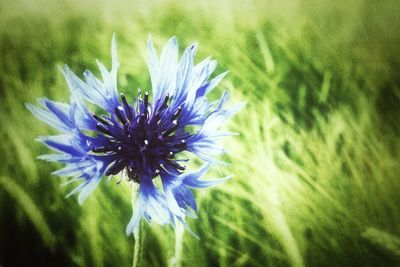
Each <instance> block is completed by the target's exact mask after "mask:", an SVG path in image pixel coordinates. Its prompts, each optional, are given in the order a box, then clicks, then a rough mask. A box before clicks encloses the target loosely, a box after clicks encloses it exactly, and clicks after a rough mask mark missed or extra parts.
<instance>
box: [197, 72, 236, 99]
mask: <svg viewBox="0 0 400 267" xmlns="http://www.w3.org/2000/svg"><path fill="white" fill-rule="evenodd" d="M226 74H228V72H227V71H226V72H223V73H221V74H220V75H218V76H217V77H215V78H214V79H212V80H211V81H209V82H207V83H206V84H204V85H202V86H201V87H200V88H199V89H197V92H196V97H200V96H205V95H207V94H208V93H209V92H211V91H212V89H214V88H215V87H216V86H217V85H218V84H219V83H220V82H221V80H222V79H223V78H224V77H225V76H226Z"/></svg>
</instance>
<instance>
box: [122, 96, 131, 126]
mask: <svg viewBox="0 0 400 267" xmlns="http://www.w3.org/2000/svg"><path fill="white" fill-rule="evenodd" d="M121 100H122V103H123V104H124V107H125V111H127V112H128V119H129V120H132V117H133V115H132V111H131V107H130V106H129V104H128V101H126V97H125V95H124V94H121Z"/></svg>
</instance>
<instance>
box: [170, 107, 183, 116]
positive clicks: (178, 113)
mask: <svg viewBox="0 0 400 267" xmlns="http://www.w3.org/2000/svg"><path fill="white" fill-rule="evenodd" d="M181 112H182V107H178V109H177V110H176V111H175V113H174V115H172V119H176V118H178V117H179V115H181Z"/></svg>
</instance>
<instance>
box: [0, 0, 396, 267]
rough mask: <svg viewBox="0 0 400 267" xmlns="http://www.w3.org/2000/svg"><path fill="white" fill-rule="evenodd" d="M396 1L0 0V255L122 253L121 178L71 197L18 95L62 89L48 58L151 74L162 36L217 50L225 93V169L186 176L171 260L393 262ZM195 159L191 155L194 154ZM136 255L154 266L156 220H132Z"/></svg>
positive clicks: (125, 214)
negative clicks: (191, 185)
mask: <svg viewBox="0 0 400 267" xmlns="http://www.w3.org/2000/svg"><path fill="white" fill-rule="evenodd" d="M399 13H400V4H399V1H368V0H356V1H344V0H339V1H322V0H321V1H310V0H290V1H255V0H254V1H212V0H206V1H198V3H196V2H195V1H193V2H192V1H182V2H179V1H150V2H146V3H144V1H143V2H139V1H113V2H111V1H110V2H106V1H78V0H73V1H66V0H65V1H43V0H37V1H28V0H26V1H21V0H16V1H8V0H1V1H0V101H1V102H0V126H1V127H0V151H1V154H0V266H2V267H7V266H129V265H130V264H131V261H132V254H133V243H134V240H133V237H132V236H129V237H127V236H126V235H125V227H126V225H127V223H128V221H129V219H130V216H131V213H132V210H131V204H130V202H131V188H130V185H129V183H127V182H125V181H123V182H122V183H121V184H119V185H117V181H118V180H119V177H116V178H115V179H112V180H111V182H110V183H109V184H107V183H106V181H103V182H102V183H101V184H100V186H99V187H98V188H97V189H96V190H95V192H94V193H93V194H92V195H91V196H90V197H89V198H88V200H87V201H86V202H85V203H84V204H83V205H82V206H80V205H79V204H78V203H77V201H76V197H75V196H74V197H70V198H67V199H65V198H64V196H65V195H66V194H67V193H68V192H69V191H70V190H71V189H72V188H74V187H75V186H76V184H74V185H68V186H64V187H61V186H60V184H61V183H63V182H65V181H66V180H67V179H66V178H63V179H60V178H58V177H55V176H53V175H51V172H52V171H55V170H57V169H58V168H60V166H61V165H59V164H55V163H46V162H43V161H39V160H37V159H36V157H37V156H38V155H40V154H44V153H47V152H48V151H49V150H48V149H47V148H46V147H44V146H42V145H41V144H39V143H38V142H35V141H34V139H35V138H36V137H38V136H40V135H48V134H50V133H54V131H53V130H52V129H50V127H48V126H47V125H45V124H44V123H42V122H40V121H38V120H37V119H36V118H34V117H33V116H32V115H31V114H30V113H29V112H28V111H27V109H26V108H25V107H24V103H25V102H29V103H34V102H35V100H36V98H38V97H43V96H47V97H49V98H51V99H54V100H57V101H61V102H67V101H68V100H69V92H68V89H67V86H66V83H65V81H64V79H63V77H62V75H61V74H60V72H59V71H58V69H57V66H60V65H61V66H62V65H63V64H65V63H67V64H68V65H69V66H70V67H71V68H72V69H73V70H74V71H75V72H76V73H78V74H81V73H82V72H83V71H84V70H85V69H86V68H88V69H91V70H93V71H95V73H98V72H97V68H96V64H95V59H100V60H102V61H103V62H104V63H105V64H106V65H107V66H110V56H111V55H110V44H111V37H112V34H113V33H116V36H117V42H118V56H119V61H120V63H121V68H120V71H119V74H118V84H119V91H120V92H124V93H125V94H126V95H128V96H129V97H130V98H131V97H133V96H134V95H135V94H136V92H137V88H138V87H141V88H144V89H150V81H149V75H148V72H147V67H146V63H145V58H146V42H147V38H148V36H149V35H150V34H151V36H152V38H153V40H154V42H155V45H156V47H157V49H158V51H160V50H161V48H162V46H163V45H164V43H165V42H166V40H167V39H169V38H170V37H171V36H174V35H175V36H177V38H178V41H179V44H180V51H182V50H183V48H184V47H186V46H188V45H189V44H191V43H192V42H197V43H198V44H199V49H198V55H197V62H199V61H200V60H201V59H203V58H205V57H206V56H208V55H212V57H213V58H215V59H217V60H218V63H219V65H218V68H217V73H220V72H222V71H225V70H229V74H228V76H227V77H226V78H225V79H224V81H223V82H222V84H221V85H220V86H219V87H218V88H217V89H216V90H215V92H213V94H212V95H211V96H210V99H217V98H218V97H219V95H220V94H221V93H222V92H223V90H224V89H225V88H226V89H227V90H228V91H229V92H230V94H231V99H230V101H229V103H228V104H230V105H231V104H233V103H237V102H239V101H247V106H246V108H245V109H244V110H243V111H242V112H241V113H239V114H238V115H236V116H235V117H234V118H233V119H232V120H231V121H229V123H227V124H226V126H225V128H226V129H229V130H232V131H236V132H238V133H240V135H239V136H234V137H229V138H227V139H226V140H225V141H224V143H225V146H226V148H227V151H228V153H227V154H226V155H225V156H223V157H222V158H223V159H225V160H227V161H228V162H230V163H231V164H230V165H229V166H227V167H224V166H215V167H214V168H213V169H212V171H211V172H209V173H208V174H207V175H206V177H205V178H208V179H211V178H217V177H223V176H225V175H229V174H233V175H234V178H233V179H231V180H230V181H228V182H226V183H224V184H222V185H219V186H217V187H215V188H209V189H205V190H199V191H196V198H197V200H198V203H199V207H200V210H199V214H198V219H197V220H193V219H188V221H189V225H190V226H191V228H192V229H193V231H194V232H195V233H197V234H198V235H199V237H200V240H198V239H196V238H194V237H192V236H191V235H190V234H188V233H186V234H185V236H184V244H183V265H184V266H400V239H399V237H400V209H399V208H400V183H399V173H400V164H399V159H400V138H399V135H400V124H399V122H400V76H399V70H400V68H399V67H400V56H399V52H400V17H399ZM198 164H199V162H197V161H195V162H193V166H197V165H198ZM144 230H145V234H146V236H145V240H144V249H143V265H144V266H168V265H170V263H171V260H170V259H171V258H172V257H173V255H174V231H173V229H172V228H171V227H169V226H167V227H161V226H158V225H153V226H149V225H147V224H146V225H145V229H144Z"/></svg>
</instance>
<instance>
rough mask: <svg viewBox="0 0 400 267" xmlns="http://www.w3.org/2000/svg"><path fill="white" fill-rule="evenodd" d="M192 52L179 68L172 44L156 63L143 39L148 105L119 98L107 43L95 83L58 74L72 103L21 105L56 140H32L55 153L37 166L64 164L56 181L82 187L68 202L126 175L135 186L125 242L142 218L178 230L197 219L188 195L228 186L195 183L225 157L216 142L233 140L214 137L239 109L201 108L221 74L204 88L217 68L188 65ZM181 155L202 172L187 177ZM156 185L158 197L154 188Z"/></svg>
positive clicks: (143, 99)
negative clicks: (197, 161) (106, 61)
mask: <svg viewBox="0 0 400 267" xmlns="http://www.w3.org/2000/svg"><path fill="white" fill-rule="evenodd" d="M196 49H197V46H196V45H191V46H189V47H188V48H186V50H185V52H184V54H183V56H182V58H181V59H180V60H178V44H177V41H176V38H175V37H173V38H171V39H170V40H169V41H168V43H167V44H166V46H165V47H164V49H163V51H162V53H161V56H160V57H158V56H157V54H156V52H155V49H154V47H153V43H152V41H151V39H149V42H148V51H149V60H148V68H149V72H150V76H151V84H152V99H153V101H151V100H150V96H149V93H148V92H147V91H145V92H141V91H139V92H138V95H137V98H135V99H134V100H133V101H130V100H128V99H127V98H126V97H125V96H124V95H123V94H121V95H120V96H118V92H117V69H118V66H119V63H118V61H117V53H116V43H115V38H113V40H112V49H111V50H112V51H111V53H112V67H111V70H110V71H108V70H107V69H106V67H105V66H104V65H103V64H102V63H100V62H98V66H99V69H100V72H101V78H102V79H101V80H100V79H98V78H96V77H95V76H94V75H93V74H92V73H91V72H90V71H88V70H87V71H85V72H84V77H85V81H83V80H81V79H80V78H79V77H77V76H76V75H75V74H74V73H73V72H72V71H71V70H70V69H69V68H68V67H67V66H65V67H64V69H63V70H62V71H63V74H64V76H65V78H66V80H67V83H68V85H69V89H70V91H71V100H70V103H69V104H64V103H59V102H54V101H51V100H49V99H46V98H41V99H38V104H39V106H35V105H31V104H27V108H28V109H29V110H30V111H31V112H32V113H33V114H34V115H35V116H36V117H37V118H39V119H41V120H42V121H44V122H45V123H47V124H49V125H50V126H52V127H54V128H55V129H57V130H58V131H60V132H61V134H59V135H55V136H46V137H40V138H39V139H38V140H39V141H41V142H42V143H44V144H45V145H47V146H48V147H49V148H51V149H53V150H55V151H57V152H58V153H57V154H48V155H42V156H40V157H39V158H40V159H43V160H48V161H58V162H61V163H64V164H65V167H64V168H62V169H60V170H57V171H55V172H54V174H56V175H59V176H68V177H74V178H73V179H71V181H77V180H81V181H83V182H82V183H81V184H80V185H79V186H78V187H77V188H75V189H74V190H73V191H72V192H71V193H70V194H69V195H72V194H75V193H79V198H78V200H79V203H82V202H83V201H84V200H85V199H86V197H87V196H88V195H89V194H90V193H91V192H92V191H93V190H94V189H95V188H96V186H97V185H98V183H99V182H100V180H101V178H102V177H103V176H109V177H111V176H113V175H116V174H118V173H120V172H125V173H126V174H127V177H128V180H130V181H131V182H133V183H137V184H139V194H138V197H137V204H136V208H135V211H134V214H133V216H132V218H131V220H130V222H129V224H128V226H127V229H126V232H127V234H129V233H132V232H133V231H134V230H135V229H136V227H137V226H138V224H139V221H140V219H141V218H142V217H144V218H145V219H146V220H147V221H149V222H150V221H156V222H157V223H159V224H169V223H170V224H174V223H175V221H176V220H179V221H181V222H183V223H184V222H185V216H186V215H189V216H194V215H195V212H196V211H197V206H196V201H195V199H194V197H193V193H192V191H191V190H190V189H191V188H204V187H208V186H211V185H215V184H217V183H220V182H222V181H224V180H225V179H226V178H225V179H218V180H213V181H205V180H200V179H199V178H200V177H201V176H202V175H203V174H204V173H206V172H207V170H208V168H209V165H210V164H212V163H215V162H216V161H217V160H216V159H215V156H217V155H219V154H221V153H222V152H223V151H224V150H223V147H221V146H220V145H219V144H218V143H217V141H218V139H219V138H221V137H223V136H227V135H230V134H231V133H227V132H222V131H219V130H218V128H219V126H220V125H221V124H222V123H223V122H224V121H225V120H227V119H228V118H230V117H231V116H232V115H233V114H235V113H236V112H237V111H239V110H240V109H241V108H242V107H243V105H244V104H243V103H240V104H237V105H234V106H233V107H230V108H224V103H225V102H226V100H227V98H228V94H227V93H226V92H224V93H223V95H222V97H221V99H220V100H219V101H216V102H212V103H209V102H208V101H207V99H206V95H207V94H208V93H209V92H210V91H211V90H213V89H214V88H215V87H216V86H217V85H218V83H219V82H220V81H221V80H222V78H223V77H224V76H225V74H226V73H222V74H220V75H218V76H216V77H215V78H213V79H211V80H210V76H211V74H212V73H213V71H214V70H215V68H216V62H215V61H214V60H210V59H209V58H207V59H205V60H204V61H202V62H201V63H199V64H197V65H194V63H193V61H194V56H195V53H196ZM87 102H90V103H92V104H95V105H96V106H98V107H99V108H100V109H101V110H103V111H102V112H101V113H102V114H103V115H98V114H97V115H96V114H94V113H91V112H90V111H89V110H88V108H87V107H86V103H87ZM104 114H105V115H104ZM188 126H190V127H188ZM189 129H192V130H189ZM183 151H189V152H192V153H193V154H195V155H197V156H198V157H200V158H201V159H202V160H203V161H205V165H204V166H203V167H201V168H200V169H199V170H197V171H195V172H191V173H186V172H185V169H186V167H185V165H184V164H185V163H186V162H187V160H185V159H182V158H178V156H179V154H180V153H181V152H183ZM158 178H159V179H161V181H162V187H163V188H162V189H163V190H160V189H159V188H157V186H156V185H155V184H154V182H153V180H154V179H158Z"/></svg>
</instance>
